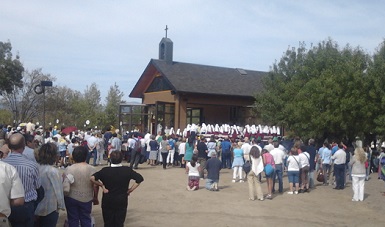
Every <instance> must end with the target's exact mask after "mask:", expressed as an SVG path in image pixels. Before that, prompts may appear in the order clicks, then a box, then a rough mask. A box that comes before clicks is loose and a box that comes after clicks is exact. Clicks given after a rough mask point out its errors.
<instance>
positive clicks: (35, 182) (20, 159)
mask: <svg viewBox="0 0 385 227" xmlns="http://www.w3.org/2000/svg"><path fill="white" fill-rule="evenodd" d="M3 161H4V162H6V163H8V164H10V165H12V166H13V167H15V168H16V170H17V173H18V174H19V177H20V179H21V182H22V184H23V187H24V192H25V197H24V199H25V202H31V201H34V200H37V191H36V189H38V188H40V186H41V182H40V176H39V166H38V164H37V163H36V162H34V161H31V160H29V159H27V158H26V157H25V156H24V155H22V154H20V153H16V152H12V153H9V155H8V157H7V158H5V159H4V160H3Z"/></svg>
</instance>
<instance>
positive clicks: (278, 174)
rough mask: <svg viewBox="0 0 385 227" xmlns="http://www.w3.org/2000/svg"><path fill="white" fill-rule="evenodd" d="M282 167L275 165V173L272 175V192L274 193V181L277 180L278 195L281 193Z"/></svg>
mask: <svg viewBox="0 0 385 227" xmlns="http://www.w3.org/2000/svg"><path fill="white" fill-rule="evenodd" d="M282 170H283V167H282V164H275V171H274V173H273V192H274V191H275V189H274V187H275V180H276V178H278V191H279V193H282V192H283V181H282V175H283V171H282Z"/></svg>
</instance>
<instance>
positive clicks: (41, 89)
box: [34, 80, 52, 130]
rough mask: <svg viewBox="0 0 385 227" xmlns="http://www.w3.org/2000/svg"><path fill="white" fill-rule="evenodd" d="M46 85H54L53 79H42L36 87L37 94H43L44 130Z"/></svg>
mask: <svg viewBox="0 0 385 227" xmlns="http://www.w3.org/2000/svg"><path fill="white" fill-rule="evenodd" d="M45 87H52V81H49V80H42V81H40V84H37V85H36V86H35V87H34V91H35V93H36V94H38V95H40V94H43V130H45Z"/></svg>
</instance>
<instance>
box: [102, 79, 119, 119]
mask: <svg viewBox="0 0 385 227" xmlns="http://www.w3.org/2000/svg"><path fill="white" fill-rule="evenodd" d="M123 96H124V93H123V92H122V91H120V89H119V86H118V85H117V84H116V83H115V84H114V85H113V86H110V90H109V91H108V95H107V97H106V108H105V115H104V116H105V119H104V125H116V126H117V125H118V121H119V117H118V116H119V104H120V103H121V102H122V98H123Z"/></svg>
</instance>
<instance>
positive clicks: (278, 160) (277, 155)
mask: <svg viewBox="0 0 385 227" xmlns="http://www.w3.org/2000/svg"><path fill="white" fill-rule="evenodd" d="M269 153H270V154H271V155H272V156H273V158H274V163H275V164H276V165H279V164H282V163H283V160H284V159H285V157H286V153H285V152H284V151H283V150H281V149H279V148H274V149H273V150H271V151H270V152H269Z"/></svg>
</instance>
